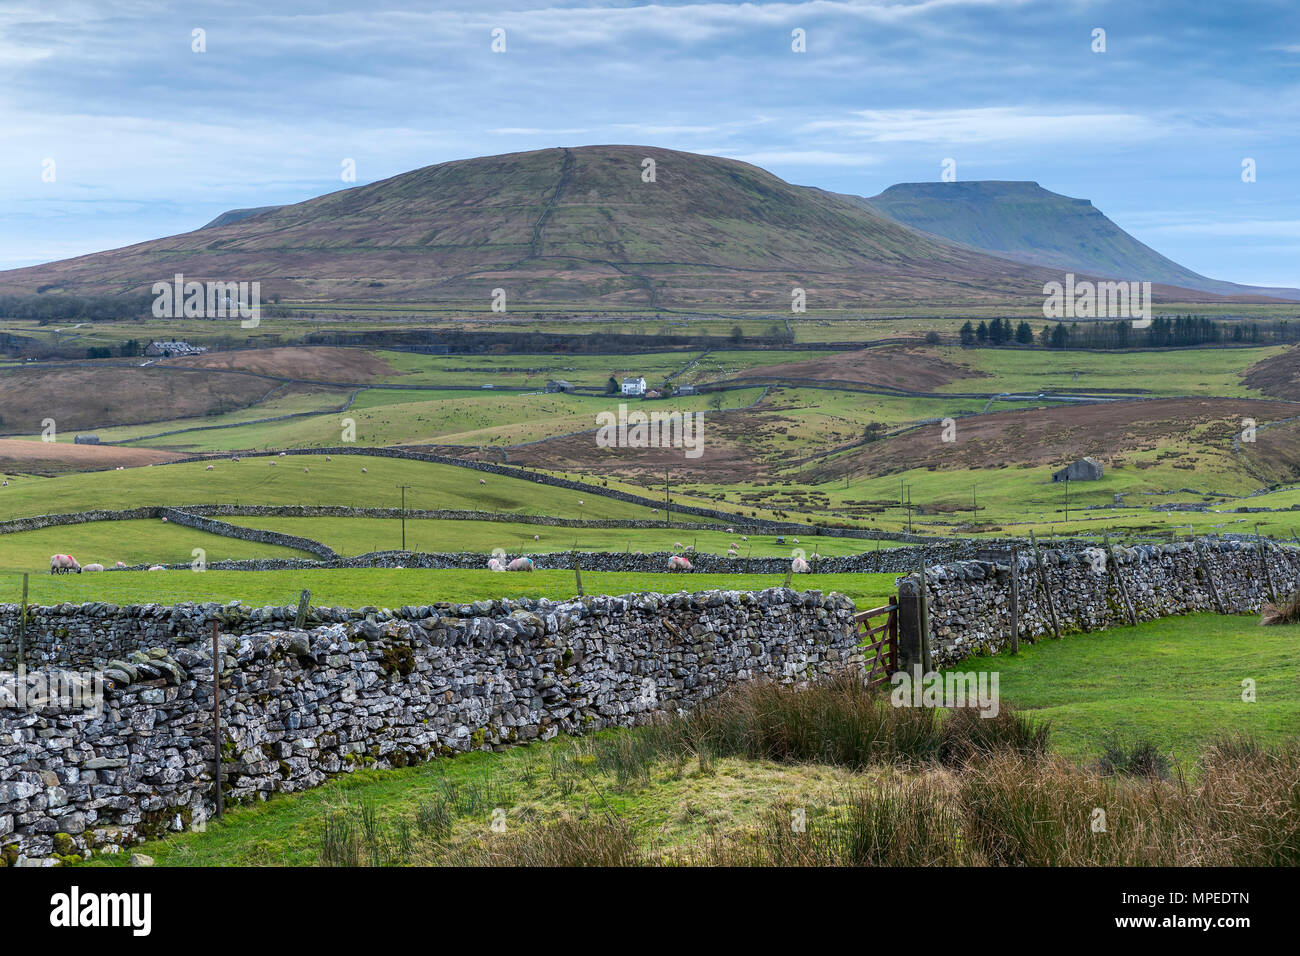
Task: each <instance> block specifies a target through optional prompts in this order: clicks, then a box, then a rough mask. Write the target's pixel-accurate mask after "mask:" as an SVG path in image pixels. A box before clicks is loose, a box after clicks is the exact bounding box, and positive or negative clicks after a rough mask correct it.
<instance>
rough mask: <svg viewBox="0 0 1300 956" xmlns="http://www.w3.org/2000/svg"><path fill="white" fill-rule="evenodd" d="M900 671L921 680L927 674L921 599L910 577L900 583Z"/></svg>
mask: <svg viewBox="0 0 1300 956" xmlns="http://www.w3.org/2000/svg"><path fill="white" fill-rule="evenodd" d="M897 615H898V669H899V670H900V671H906V672H907V673H908V674H910V675H912V677H913V679H919V678H920V676H921V675H922V674H924V673H925V655H924V653H923V651H922V647H923V646H924V642H923V641H922V639H921V599H920V594H919V589H918V588H917V586H916V582H915V581H913V580H912V579H911V578H910V577H908V578H904V579H903V580H902V581H900V582H899V583H898V612H897Z"/></svg>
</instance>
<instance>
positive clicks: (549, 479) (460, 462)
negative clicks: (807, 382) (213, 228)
mask: <svg viewBox="0 0 1300 956" xmlns="http://www.w3.org/2000/svg"><path fill="white" fill-rule="evenodd" d="M280 455H360V456H363V457H373V458H403V459H406V460H408V461H424V462H428V463H430V464H433V465H453V466H455V467H457V468H466V469H469V470H470V471H479V472H485V473H487V474H492V475H500V476H501V477H503V478H518V479H521V480H523V481H532V482H535V483H536V484H539V485H550V486H551V487H553V488H565V489H567V490H569V491H581V492H583V493H585V494H591V495H601V496H603V497H605V498H613V499H614V500H616V501H624V502H627V503H628V504H634V505H642V506H644V507H647V508H663V507H664V503H663V501H661V500H659V499H657V498H647V497H645V496H644V495H634V494H632V493H631V492H627V491H619V490H617V489H611V488H605V487H602V486H600V485H591V484H587V483H585V482H581V481H572V480H570V479H568V478H556V477H555V476H554V475H544V474H538V473H536V472H531V471H528V470H527V469H524V468H518V467H515V466H512V465H498V464H496V463H494V462H487V461H469V460H467V459H464V458H453V457H450V456H447V455H433V454H429V453H427V452H418V451H408V450H406V449H403V448H362V447H351V446H344V447H341V448H294V449H288V450H285V451H282V452H280V451H248V452H239V456H240V457H241V458H274V457H278V456H280ZM230 456H231V453H229V452H223V453H221V454H220V455H195V456H192V457H190V458H179V459H177V460H176V461H174V462H168V464H184V463H187V462H198V461H212V460H213V459H214V458H229V457H230ZM672 513H673V514H689V515H695V516H696V517H700V518H714V519H716V520H718V521H724V522H726V523H728V524H730V525H732V526H735V527H739V526H744V527H746V528H755V529H762V530H767V531H772V532H773V533H776V534H786V533H790V534H819V535H825V536H827V537H836V538H866V539H869V540H880V539H885V540H890V541H903V542H906V543H908V544H940V543H943V542H947V541H951V540H952V539H951V538H944V537H939V536H937V535H921V534H907V533H904V532H890V531H876V530H874V529H871V528H841V527H832V526H829V525H811V524H800V523H798V522H793V521H772V520H771V519H768V518H757V517H752V516H749V515H743V514H741V513H739V512H735V511H719V510H718V509H716V508H704V507H701V506H699V505H685V504H680V503H678V502H676V501H674V502H673V503H672Z"/></svg>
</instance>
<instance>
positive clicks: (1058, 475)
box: [1052, 455, 1105, 481]
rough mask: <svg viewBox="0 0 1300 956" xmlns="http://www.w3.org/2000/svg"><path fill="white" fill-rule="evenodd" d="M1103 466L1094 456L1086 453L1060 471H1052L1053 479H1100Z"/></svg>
mask: <svg viewBox="0 0 1300 956" xmlns="http://www.w3.org/2000/svg"><path fill="white" fill-rule="evenodd" d="M1104 472H1105V466H1104V465H1102V463H1101V462H1099V461H1098V460H1097V459H1096V458H1089V457H1087V456H1086V455H1085V456H1084V457H1083V458H1080V459H1079V460H1078V461H1072V462H1070V463H1069V464H1068V465H1066V466H1065V467H1064V468H1062V469H1061V470H1060V471H1057V472H1053V473H1052V480H1053V481H1100V480H1101V476H1102V474H1103V473H1104Z"/></svg>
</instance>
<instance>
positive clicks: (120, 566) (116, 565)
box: [113, 561, 126, 568]
mask: <svg viewBox="0 0 1300 956" xmlns="http://www.w3.org/2000/svg"><path fill="white" fill-rule="evenodd" d="M113 567H115V568H124V567H126V562H125V561H119V562H117V564H115V565H113Z"/></svg>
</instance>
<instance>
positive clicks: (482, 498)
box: [0, 455, 654, 520]
mask: <svg viewBox="0 0 1300 956" xmlns="http://www.w3.org/2000/svg"><path fill="white" fill-rule="evenodd" d="M331 458H332V459H333V460H332V461H326V459H325V456H323V455H286V456H284V457H279V456H270V457H258V458H243V459H242V460H240V461H238V462H235V461H231V460H230V459H229V458H221V459H215V460H214V461H213V462H211V464H212V468H213V470H212V471H207V470H206V464H207V463H205V462H202V461H198V462H184V463H178V464H170V465H152V466H146V467H141V468H128V469H125V470H123V471H101V472H93V473H88V474H77V475H65V476H62V477H59V478H37V477H32V476H22V475H17V476H12V477H10V478H9V479H8V480H9V486H8V487H4V488H0V520H3V519H5V518H18V517H25V516H28V515H40V514H56V513H64V512H73V511H88V510H91V509H95V508H107V509H125V508H136V507H143V506H164V505H165V506H170V507H184V506H185V505H187V504H223V503H231V504H264V505H344V506H349V507H358V508H397V507H399V506H400V505H401V502H402V492H401V489H400V488H399V485H406V486H408V487H407V491H406V507H407V508H410V509H421V508H428V509H439V508H441V509H464V510H479V511H492V512H518V513H520V514H545V515H553V516H556V517H567V518H593V519H594V518H653V517H654V514H653V513H652V511H651V509H650V508H646V507H643V506H641V505H634V504H628V503H625V502H622V501H617V500H615V499H613V498H607V497H604V496H602V495H593V494H586V493H583V492H578V491H569V490H567V489H564V488H555V487H552V486H549V485H541V484H537V483H535V482H531V481H528V480H526V479H522V478H509V477H502V476H499V475H494V474H487V473H481V472H477V471H473V470H471V469H468V468H458V467H456V466H455V465H437V464H430V463H426V462H420V461H410V460H405V459H398V458H377V457H371V456H367V455H334V456H331ZM363 468H364V469H366V472H365V473H364V474H363V473H362V469H363ZM304 469H307V470H306V471H304ZM480 481H481V482H483V483H482V484H480ZM579 502H582V504H579Z"/></svg>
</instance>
